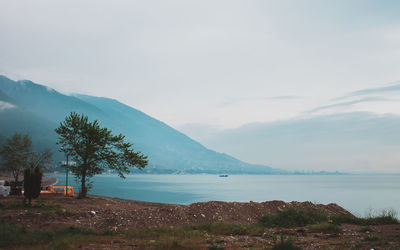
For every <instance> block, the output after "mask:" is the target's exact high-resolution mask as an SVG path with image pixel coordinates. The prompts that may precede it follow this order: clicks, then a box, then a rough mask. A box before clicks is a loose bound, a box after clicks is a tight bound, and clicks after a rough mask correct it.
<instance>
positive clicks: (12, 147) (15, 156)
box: [0, 133, 32, 183]
mask: <svg viewBox="0 0 400 250" xmlns="http://www.w3.org/2000/svg"><path fill="white" fill-rule="evenodd" d="M31 154H32V140H31V137H30V136H29V135H21V134H18V133H15V134H14V135H13V136H12V137H10V138H8V139H7V141H6V143H5V144H4V145H3V148H2V149H1V150H0V155H1V156H2V158H3V164H2V168H3V169H4V170H6V171H10V172H11V173H12V175H13V177H14V183H17V182H18V178H19V175H20V173H21V172H22V170H23V169H25V168H27V167H28V165H29V159H30V157H31Z"/></svg>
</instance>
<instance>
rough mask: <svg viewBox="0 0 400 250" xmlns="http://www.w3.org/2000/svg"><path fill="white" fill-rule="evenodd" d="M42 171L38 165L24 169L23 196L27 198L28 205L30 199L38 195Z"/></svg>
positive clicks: (30, 201) (30, 202)
mask: <svg viewBox="0 0 400 250" xmlns="http://www.w3.org/2000/svg"><path fill="white" fill-rule="evenodd" d="M42 176H43V173H42V171H41V170H40V167H39V166H36V167H34V168H31V167H29V168H27V169H25V170H24V196H25V197H26V198H27V199H28V201H29V205H31V204H32V199H36V198H37V197H39V195H40V189H41V185H42Z"/></svg>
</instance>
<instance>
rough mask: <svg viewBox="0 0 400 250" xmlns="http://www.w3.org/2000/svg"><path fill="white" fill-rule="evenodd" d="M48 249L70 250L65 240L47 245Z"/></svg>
mask: <svg viewBox="0 0 400 250" xmlns="http://www.w3.org/2000/svg"><path fill="white" fill-rule="evenodd" d="M48 249H51V250H69V249H72V248H71V245H70V244H69V243H68V241H67V240H65V239H63V240H60V241H53V242H52V243H50V244H49V245H48Z"/></svg>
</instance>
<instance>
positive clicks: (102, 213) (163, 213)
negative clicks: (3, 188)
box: [0, 194, 400, 249]
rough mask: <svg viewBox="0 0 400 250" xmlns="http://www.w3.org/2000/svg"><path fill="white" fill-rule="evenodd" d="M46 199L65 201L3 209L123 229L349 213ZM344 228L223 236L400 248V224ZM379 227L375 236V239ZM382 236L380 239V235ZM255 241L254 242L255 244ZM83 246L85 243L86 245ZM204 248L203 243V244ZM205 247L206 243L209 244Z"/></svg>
mask: <svg viewBox="0 0 400 250" xmlns="http://www.w3.org/2000/svg"><path fill="white" fill-rule="evenodd" d="M39 199H40V200H41V201H42V202H45V204H46V205H51V204H59V205H61V206H62V207H63V208H62V210H61V211H60V212H57V213H43V212H32V211H28V210H23V209H22V210H18V211H14V210H0V211H1V214H0V220H2V221H4V222H6V223H10V224H16V225H21V226H22V225H23V226H24V227H26V228H27V229H30V230H34V229H42V230H43V229H45V230H52V229H58V228H65V227H68V226H82V227H90V228H95V229H98V230H109V231H115V232H123V231H125V230H130V229H145V228H162V227H169V228H170V227H177V226H184V225H196V224H201V223H214V222H234V223H241V224H254V223H257V221H258V219H259V218H260V217H262V216H263V215H267V214H273V213H276V212H278V211H280V210H284V209H287V208H291V207H293V208H319V209H322V210H324V211H326V212H327V213H329V214H331V215H338V214H349V212H348V211H346V210H345V209H343V208H341V207H340V206H338V205H336V204H328V205H321V204H313V203H311V202H289V203H286V202H283V201H266V202H260V203H259V202H220V201H209V202H199V203H193V204H190V205H174V204H159V203H150V202H140V201H131V200H123V199H117V198H107V197H99V196H91V197H90V198H88V199H77V198H71V197H65V196H62V195H57V194H54V195H53V194H52V195H41V196H40V198H39ZM21 200H22V197H6V198H4V197H1V198H0V203H1V204H3V205H4V204H13V203H14V204H16V203H18V202H21ZM342 228H343V231H342V232H341V233H309V232H308V230H307V229H306V228H290V229H286V228H285V229H283V228H266V229H265V231H264V233H262V234H261V235H231V236H218V239H217V240H218V242H220V244H221V245H222V246H223V247H224V248H225V249H241V248H254V249H260V248H262V247H261V246H265V245H270V246H271V245H272V244H273V241H272V238H273V237H274V236H278V237H279V235H281V234H283V235H286V236H293V237H295V244H296V245H297V246H301V247H302V248H304V249H319V248H322V249H351V248H354V249H371V248H374V249H380V248H383V249H400V225H380V226H370V227H369V230H370V231H365V230H364V232H361V231H363V230H361V229H362V226H357V225H346V224H345V225H342ZM372 233H373V235H374V237H375V240H373V241H369V240H368V239H369V238H368V237H369V235H371V234H372ZM376 239H379V240H376ZM249 246H251V247H249ZM81 247H83V246H81ZM83 248H86V249H112V248H114V249H123V248H126V249H132V242H127V241H126V240H117V241H115V240H113V241H111V242H106V243H97V244H88V245H86V246H84V247H83ZM199 248H203V247H199ZM204 248H205V247H204Z"/></svg>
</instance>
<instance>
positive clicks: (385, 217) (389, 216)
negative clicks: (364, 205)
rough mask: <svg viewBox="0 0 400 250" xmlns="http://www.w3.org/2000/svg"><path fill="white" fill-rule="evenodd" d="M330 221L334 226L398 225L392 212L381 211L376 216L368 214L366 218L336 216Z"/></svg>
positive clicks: (394, 213)
mask: <svg viewBox="0 0 400 250" xmlns="http://www.w3.org/2000/svg"><path fill="white" fill-rule="evenodd" d="M332 221H333V222H334V223H336V224H342V223H348V224H356V225H388V224H399V220H398V219H397V218H396V212H395V211H394V210H382V211H381V212H380V213H379V214H378V215H375V216H374V215H372V214H370V215H369V216H368V217H366V218H359V217H355V216H353V215H338V216H334V217H332Z"/></svg>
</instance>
